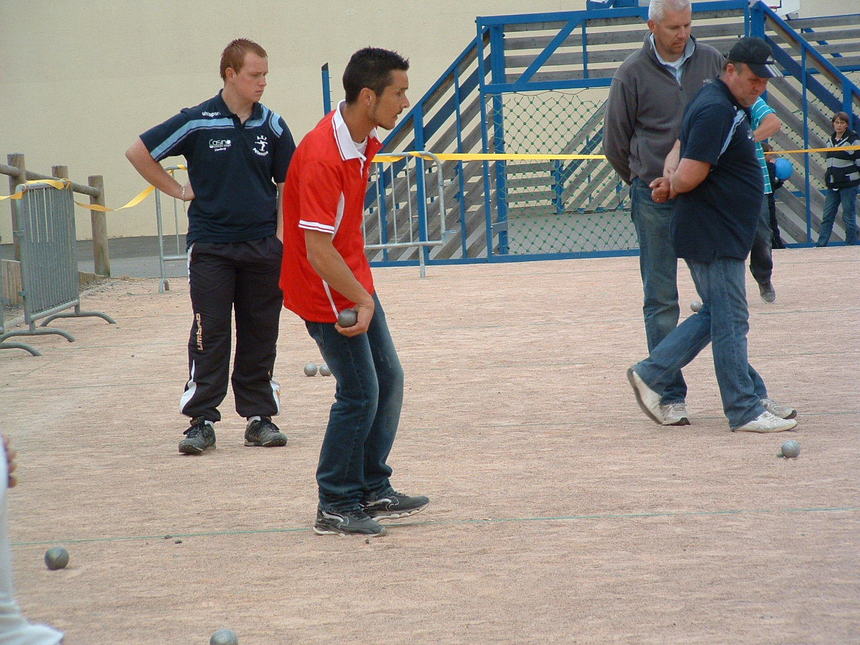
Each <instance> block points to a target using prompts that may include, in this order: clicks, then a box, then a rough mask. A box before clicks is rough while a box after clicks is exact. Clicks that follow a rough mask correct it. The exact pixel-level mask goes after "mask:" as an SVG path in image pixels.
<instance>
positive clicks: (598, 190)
mask: <svg viewBox="0 0 860 645" xmlns="http://www.w3.org/2000/svg"><path fill="white" fill-rule="evenodd" d="M606 92H607V90H606V89H602V90H577V91H570V90H569V91H564V90H551V91H544V92H525V93H508V94H504V95H502V97H501V101H502V109H503V114H504V125H505V129H504V144H505V152H507V153H526V154H528V153H561V154H602V145H601V144H602V137H603V102H604V100H605V98H606ZM491 100H492V99H491ZM505 182H506V194H507V220H508V251H509V253H511V254H519V255H525V254H544V253H593V252H603V251H619V250H629V249H636V248H638V244H637V241H636V233H635V230H634V228H633V224H632V222H631V221H630V214H629V196H628V190H627V187H626V186H624V185H623V184H622V183H620V182H619V180H618V176H617V174H616V173H615V171H614V170H613V169H612V167H611V166H610V165H609V164H608V162H606V161H605V160H589V159H584V160H559V161H508V162H506V163H505Z"/></svg>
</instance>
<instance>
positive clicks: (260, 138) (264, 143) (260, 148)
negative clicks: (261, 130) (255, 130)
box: [254, 134, 269, 157]
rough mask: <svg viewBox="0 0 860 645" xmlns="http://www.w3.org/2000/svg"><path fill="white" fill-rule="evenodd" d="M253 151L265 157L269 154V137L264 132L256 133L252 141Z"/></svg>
mask: <svg viewBox="0 0 860 645" xmlns="http://www.w3.org/2000/svg"><path fill="white" fill-rule="evenodd" d="M254 152H255V153H257V154H258V155H260V156H261V157H265V156H267V155H268V154H269V138H268V137H267V136H266V135H265V134H258V135H257V140H256V141H255V142H254Z"/></svg>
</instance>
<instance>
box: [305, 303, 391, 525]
mask: <svg viewBox="0 0 860 645" xmlns="http://www.w3.org/2000/svg"><path fill="white" fill-rule="evenodd" d="M373 299H374V301H375V303H376V311H375V312H374V314H373V319H372V320H371V323H370V328H369V329H368V330H367V333H366V334H360V335H359V336H353V337H351V338H348V337H346V336H344V335H342V334H339V333H338V332H337V331H335V328H334V323H317V322H308V321H305V326H306V327H307V329H308V333H309V334H310V335H311V338H313V339H314V340H315V341H316V343H317V345H318V346H319V349H320V353H321V354H322V357H323V359H324V360H325V362H326V364H327V365H328V367H329V369H330V370H331V373H332V375H333V376H334V378H335V379H336V381H337V386H336V388H335V401H334V403H333V404H332V406H331V412H330V413H329V419H328V427H327V428H326V432H325V437H324V438H323V443H322V449H321V451H320V459H319V465H318V466H317V485H318V486H319V499H320V506H322V507H323V509H325V510H328V511H344V510H349V509H354V508H356V507H357V506H358V505H359V504H360V503H361V502H362V500H364V499H365V498H367V497H368V496H369V495H371V494H373V493H379V492H382V491H384V490H386V489H387V488H388V487H389V486H390V484H389V481H388V478H389V477H390V476H391V468H390V467H389V466H388V464H386V463H385V462H386V460H387V459H388V454H389V453H390V452H391V446H392V444H393V443H394V435H395V434H396V433H397V425H398V424H399V422H400V409H401V407H402V405H403V368H402V367H401V366H400V359H399V358H398V357H397V350H395V348H394V343H393V341H392V340H391V334H390V333H389V332H388V325H387V324H386V322H385V312H384V311H383V310H382V305H381V304H380V303H379V299H378V298H377V297H376V295H374V296H373Z"/></svg>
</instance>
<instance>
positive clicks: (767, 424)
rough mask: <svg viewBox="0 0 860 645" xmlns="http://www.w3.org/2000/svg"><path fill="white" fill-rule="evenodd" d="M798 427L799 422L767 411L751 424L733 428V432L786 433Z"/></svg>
mask: <svg viewBox="0 0 860 645" xmlns="http://www.w3.org/2000/svg"><path fill="white" fill-rule="evenodd" d="M796 425H797V421H795V420H794V419H780V418H779V417H777V416H774V415H773V414H771V413H770V412H768V411H767V410H765V411H764V412H762V413H761V414H760V415H758V416H757V417H756V418H755V419H753V420H752V421H750V422H749V423H745V424H744V425H742V426H741V427H739V428H732V432H785V431H786V430H791V429H792V428H793V427H795V426H796Z"/></svg>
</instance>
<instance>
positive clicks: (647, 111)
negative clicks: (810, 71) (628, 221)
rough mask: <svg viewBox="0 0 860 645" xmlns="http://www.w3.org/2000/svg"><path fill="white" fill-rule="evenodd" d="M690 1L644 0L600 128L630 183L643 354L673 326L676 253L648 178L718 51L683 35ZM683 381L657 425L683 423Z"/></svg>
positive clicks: (667, 206) (716, 64)
mask: <svg viewBox="0 0 860 645" xmlns="http://www.w3.org/2000/svg"><path fill="white" fill-rule="evenodd" d="M692 15H693V10H692V8H691V5H690V0H651V3H650V5H649V6H648V29H649V30H650V33H649V34H648V35H647V36H646V37H645V42H644V43H643V44H642V48H641V49H640V50H638V51H637V52H635V53H633V54H631V55H630V56H628V57H627V59H626V60H625V61H624V63H622V64H621V66H620V67H619V68H618V71H617V72H616V73H615V76H614V77H613V79H612V86H611V87H610V88H609V98H608V99H607V101H606V118H605V125H604V132H603V152H604V154H605V155H606V159H607V160H608V161H609V163H610V164H612V167H613V168H614V169H615V171H616V172H617V173H618V175H619V177H621V179H622V181H624V182H625V183H626V184H629V185H630V202H631V209H630V216H631V218H632V220H633V225H634V227H635V228H636V238H637V239H638V241H639V272H640V274H641V276H642V290H643V295H644V298H643V305H642V313H643V315H644V318H645V336H646V340H647V341H648V351H649V352H650V351H651V350H652V349H654V347H656V346H657V344H658V343H659V342H660V341H661V340H663V338H664V337H665V336H666V335H667V334H668V333H669V332H670V331H672V330H673V329H674V328H675V326H676V325H677V324H678V318H679V316H680V308H679V306H678V284H677V280H678V258H677V257H676V256H675V252H674V250H673V249H672V243H671V238H670V236H669V222H670V221H671V219H672V207H673V202H671V201H669V202H664V203H657V202H654V201H653V200H652V199H651V189H650V188H649V186H648V185H649V184H650V183H651V182H652V181H653V180H654V179H656V178H657V177H661V176H663V175H664V174H665V173H666V172H668V171H670V170H672V169H671V168H669V169H667V168H664V163H665V160H666V159H667V158H668V153H669V152H670V151H671V150H672V149H673V148H672V146H673V145H674V144H675V142H676V141H677V139H678V132H679V130H680V127H681V117H682V115H683V114H684V107H685V106H686V105H687V103H688V102H689V101H690V100H691V99H692V98H693V96H695V94H696V92H698V91H699V90H700V89H701V87H702V86H703V85H704V84H705V83H709V82H711V81H712V80H713V79H715V78H716V77H717V75H718V74H719V73H720V69H721V68H722V65H723V56H722V54H720V52H718V51H717V50H716V49H714V48H713V47H709V46H708V45H704V44H702V43H699V42H697V41H696V39H695V38H694V37H693V36H692V35H691V34H690V29H691V23H692ZM686 397H687V384H686V383H685V382H684V377H683V375H682V374H681V372H678V373H677V374H674V375H673V376H672V379H671V383H670V384H669V385H668V386H667V387H666V389H665V391H664V392H663V401H662V404H661V407H660V410H659V413H660V423H661V424H662V425H667V426H675V425H688V424H689V423H690V418H689V416H688V413H687V403H686Z"/></svg>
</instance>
